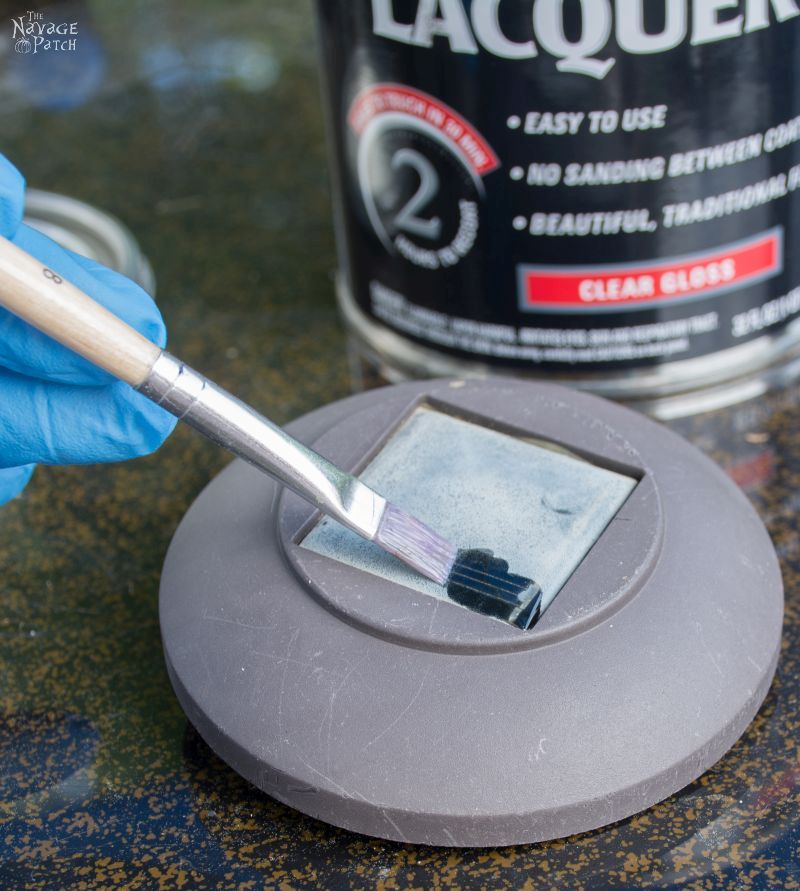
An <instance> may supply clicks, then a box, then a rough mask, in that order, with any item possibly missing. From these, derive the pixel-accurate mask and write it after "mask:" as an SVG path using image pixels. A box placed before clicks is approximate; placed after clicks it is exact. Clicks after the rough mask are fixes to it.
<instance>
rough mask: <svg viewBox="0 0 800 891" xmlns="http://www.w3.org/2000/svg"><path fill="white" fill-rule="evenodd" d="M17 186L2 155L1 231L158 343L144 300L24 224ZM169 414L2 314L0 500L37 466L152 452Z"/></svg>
mask: <svg viewBox="0 0 800 891" xmlns="http://www.w3.org/2000/svg"><path fill="white" fill-rule="evenodd" d="M24 194H25V181H24V179H23V178H22V176H21V174H20V173H19V171H18V170H17V169H16V168H15V167H14V166H13V165H12V164H11V163H10V162H9V161H8V160H7V159H6V158H5V157H4V156H3V155H0V235H3V236H5V237H6V238H8V239H10V240H11V241H12V242H13V243H14V244H16V245H17V246H18V247H20V248H22V249H23V250H26V251H28V253H29V254H32V255H33V256H34V257H36V258H37V259H39V260H41V261H42V262H43V263H45V264H46V265H47V266H49V267H50V269H52V270H54V271H55V272H57V273H58V274H59V275H61V276H62V277H63V278H64V279H66V280H68V281H70V282H72V283H73V284H74V285H76V286H77V287H79V288H80V289H81V290H83V291H85V292H86V293H87V294H88V295H89V296H90V297H92V298H94V299H95V300H97V301H98V303H102V304H103V306H105V307H107V308H108V309H110V310H111V311H112V312H114V313H116V315H118V316H119V317H120V318H122V319H124V320H125V321H126V322H127V323H128V324H129V325H132V326H133V327H134V328H136V329H137V330H138V331H140V332H141V333H142V334H144V335H145V337H147V338H149V339H150V340H152V341H153V342H154V343H157V344H158V345H159V346H164V344H165V342H166V329H165V328H164V323H163V321H162V319H161V315H160V313H159V311H158V309H157V308H156V306H155V304H154V303H153V301H152V300H151V299H150V297H149V296H148V295H147V294H146V293H145V292H144V291H143V290H142V289H141V288H140V287H139V286H138V285H136V284H134V283H133V282H132V281H130V280H129V279H127V278H125V277H124V276H122V275H119V274H118V273H116V272H112V271H111V270H110V269H107V268H106V267H104V266H101V265H100V264H99V263H95V262H93V261H92V260H87V259H86V258H85V257H81V256H79V255H78V254H74V253H72V252H71V251H67V250H64V249H63V248H61V247H59V246H58V245H57V244H55V242H53V241H51V240H50V239H49V238H46V237H45V236H44V235H41V234H39V233H38V232H36V231H34V230H33V229H31V228H30V227H29V226H24V225H22V222H21V221H22V210H23V204H24ZM175 423H176V421H175V418H174V417H173V416H172V415H170V414H168V413H167V412H166V411H164V410H163V409H161V408H159V407H158V406H156V405H154V404H153V403H152V402H150V400H149V399H147V398H145V397H144V396H142V395H141V394H140V393H137V392H136V391H135V390H133V389H131V387H130V386H128V384H125V383H122V382H121V381H116V380H115V379H114V378H113V377H111V375H109V374H107V373H106V372H104V371H101V370H100V369H98V368H95V367H94V366H93V365H91V364H90V363H89V362H87V361H86V360H85V359H81V358H80V357H79V356H77V355H76V354H75V353H73V352H71V351H70V350H68V349H67V348H66V347H62V346H60V345H59V344H57V343H56V342H55V341H54V340H51V339H50V338H49V337H47V336H46V335H44V334H41V333H40V332H39V331H37V330H35V329H34V328H32V327H31V326H30V325H28V324H27V323H26V322H23V321H22V320H21V319H19V318H17V317H16V316H14V315H12V314H11V313H9V312H6V311H5V310H3V309H0V504H4V503H5V502H6V501H8V500H9V499H11V498H13V497H14V496H15V495H18V494H19V493H20V492H21V491H22V489H23V488H24V487H25V485H26V483H27V482H28V480H29V479H30V476H31V474H32V473H33V469H34V466H35V465H36V464H39V463H40V464H93V463H95V462H100V461H120V460H123V459H125V458H133V457H136V456H137V455H145V454H148V453H149V452H152V451H155V449H157V448H158V447H159V446H160V445H161V443H162V442H163V441H164V440H165V439H166V438H167V436H168V435H169V434H170V432H171V431H172V429H173V427H174V426H175Z"/></svg>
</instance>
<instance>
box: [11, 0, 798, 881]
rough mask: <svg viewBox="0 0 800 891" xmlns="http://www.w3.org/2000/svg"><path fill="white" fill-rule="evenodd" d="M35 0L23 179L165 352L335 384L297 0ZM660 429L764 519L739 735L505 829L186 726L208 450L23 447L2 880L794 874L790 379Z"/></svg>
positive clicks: (281, 381)
mask: <svg viewBox="0 0 800 891" xmlns="http://www.w3.org/2000/svg"><path fill="white" fill-rule="evenodd" d="M13 5H14V4H12V6H13ZM17 5H19V4H17ZM25 8H27V7H25ZM25 8H23V6H20V11H21V12H24V11H25ZM12 11H13V10H12ZM59 14H60V15H62V16H63V17H64V18H67V19H69V20H75V21H78V22H79V27H80V29H81V30H80V35H81V38H80V39H81V48H82V49H81V51H80V52H79V53H75V54H73V55H71V56H67V55H65V56H63V57H62V58H61V59H60V60H56V59H55V57H52V56H51V57H44V56H39V57H34V56H24V57H23V56H19V57H16V56H14V54H13V53H12V52H11V50H10V48H9V45H8V44H7V43H6V41H5V38H3V40H2V41H1V42H0V43H2V45H0V65H2V71H0V133H2V150H4V151H5V152H6V153H7V154H8V155H9V156H10V157H11V158H12V160H14V161H15V162H16V163H17V164H18V165H19V166H20V167H21V168H22V169H23V170H24V171H25V172H26V174H27V176H28V179H29V182H30V183H31V184H32V185H35V186H37V187H40V188H46V189H52V190H55V191H61V192H65V193H67V194H70V195H73V196H75V197H77V198H82V199H84V200H86V201H89V202H91V203H93V204H96V205H97V206H99V207H101V208H103V209H106V210H108V211H111V212H112V213H115V214H116V215H118V216H119V217H120V218H121V219H122V220H123V221H124V222H126V223H127V224H128V226H130V227H131V229H133V231H134V232H135V233H136V235H137V237H138V238H139V240H140V242H141V245H142V247H143V248H144V250H145V252H146V253H147V254H148V256H149V257H150V259H151V261H152V263H153V266H154V268H155V272H156V276H157V280H158V292H159V300H160V303H161V305H162V308H163V311H164V314H165V316H166V318H167V321H168V325H169V328H170V337H171V345H172V347H173V349H174V350H175V352H177V353H178V354H179V355H181V356H182V357H183V358H185V359H187V360H188V361H190V362H192V363H193V364H194V365H196V366H197V367H199V368H202V369H203V370H204V371H206V372H207V373H209V374H210V376H212V377H213V378H215V379H216V380H218V381H219V382H220V383H222V384H223V385H224V386H227V387H229V388H230V389H232V390H234V391H235V392H237V393H239V394H241V395H242V396H243V397H244V398H245V399H248V400H250V401H251V402H253V403H254V404H255V405H256V406H258V407H259V408H261V409H263V410H264V411H265V412H267V413H268V414H269V415H271V416H272V417H274V418H275V419H277V420H278V421H287V420H289V419H291V418H293V417H296V416H298V415H300V414H302V413H304V412H306V411H308V410H310V409H312V408H315V407H317V406H319V405H321V404H323V403H325V402H328V401H331V400H333V399H336V398H339V397H341V396H344V395H346V394H347V393H348V391H349V377H348V370H347V362H346V359H345V350H344V338H343V335H342V333H341V330H340V327H339V325H338V323H337V317H336V311H335V308H334V305H333V296H332V283H331V270H332V269H333V267H334V265H335V257H334V248H333V240H332V228H331V215H330V210H329V203H328V194H327V185H326V162H325V151H324V145H323V138H322V132H321V123H320V113H319V111H320V109H319V99H318V87H317V81H316V75H315V64H316V59H315V55H314V47H313V40H312V28H311V13H310V8H309V2H308V0H298V2H296V3H289V2H284V0H280V2H278V0H275V2H272V3H268V4H265V3H261V2H256V0H245V2H241V3H237V4H223V3H222V2H217V3H211V2H192V3H189V2H172V3H170V4H157V3H153V2H150V3H146V2H130V3H126V4H121V3H108V4H99V3H89V2H86V3H71V4H70V3H63V4H61V5H60V13H59ZM0 25H2V23H0ZM2 28H3V29H4V28H5V26H4V25H3V26H2ZM3 34H5V30H3ZM231 59H233V60H234V62H233V63H231V62H230V60H231ZM672 426H674V427H675V428H676V429H678V430H680V431H681V432H683V433H685V434H686V435H688V436H689V437H690V438H691V439H692V440H693V441H694V442H695V443H697V444H698V445H699V446H700V447H701V448H702V449H704V450H705V451H706V452H707V453H709V454H711V455H712V456H713V457H714V458H716V459H717V460H718V461H720V462H721V463H722V465H723V466H724V467H725V468H726V469H728V471H729V472H730V473H731V474H732V475H733V476H734V478H735V479H736V480H737V481H738V482H739V483H740V484H741V485H742V486H743V487H744V489H745V490H746V492H747V494H748V495H749V496H750V498H751V499H752V500H753V502H754V504H755V505H756V507H757V508H758V510H759V511H760V513H761V515H762V517H763V518H764V519H765V521H766V523H767V525H768V527H769V530H770V532H771V533H772V536H773V539H774V541H775V544H776V547H777V549H778V553H779V555H780V558H781V561H782V566H783V571H784V578H785V583H786V594H787V598H786V622H785V634H784V649H783V655H782V658H781V661H780V664H779V666H778V673H777V677H776V679H775V682H774V684H773V686H772V689H771V691H770V693H769V695H768V697H767V700H766V702H765V704H764V706H763V708H762V709H761V711H760V713H759V715H758V717H757V719H756V720H755V722H754V723H753V724H752V725H751V727H750V728H749V729H748V731H747V732H746V734H745V735H744V737H743V738H742V739H741V740H740V741H739V743H738V744H737V745H736V746H735V747H734V749H733V750H732V751H731V752H730V753H729V754H728V755H727V756H725V757H724V758H723V759H722V760H721V761H720V762H719V763H718V764H717V765H716V766H715V767H714V768H713V769H712V770H711V771H709V772H708V773H707V774H705V775H704V776H703V777H702V778H701V779H700V780H699V781H698V782H696V783H694V784H693V785H691V786H689V787H688V788H686V789H685V790H683V791H682V792H681V793H680V794H679V795H676V796H674V797H672V798H670V799H669V800H667V801H665V802H663V803H662V804H660V805H658V806H657V807H654V808H652V809H651V810H649V811H647V812H645V813H643V814H640V815H639V816H637V817H634V818H632V819H630V820H627V821H624V822H622V823H619V824H616V825H614V826H611V827H609V828H607V829H604V830H599V831H597V832H592V833H588V834H586V835H582V836H578V837H573V838H570V839H566V840H563V841H558V842H554V843H551V844H546V845H538V846H532V847H518V848H507V849H503V850H467V851H458V850H441V849H426V848H419V847H414V846H411V845H401V844H393V843H388V842H380V841H373V840H370V839H367V838H364V837H361V836H356V835H352V834H349V833H347V832H343V831H339V830H336V829H332V828H330V827H328V826H325V825H324V824H322V823H319V822H316V821H314V820H311V819H307V818H305V817H303V816H301V815H300V814H298V813H296V812H294V811H292V810H290V809H288V808H286V807H284V806H282V805H280V804H278V803H276V802H275V801H272V800H271V799H270V798H268V797H267V796H266V795H264V794H262V793H261V792H258V791H257V790H255V789H254V788H252V787H251V786H249V785H248V784H247V783H246V782H244V781H243V780H241V779H240V778H239V777H238V776H237V775H236V774H235V773H233V771H231V770H230V769H229V768H228V767H227V766H226V765H225V764H223V763H222V762H221V761H219V760H218V759H217V758H216V757H215V756H214V754H213V753H212V752H211V751H210V750H209V749H208V747H207V746H206V745H205V744H204V743H203V742H202V740H201V739H199V738H198V736H197V734H196V733H195V732H194V731H193V730H192V728H191V726H190V725H189V724H188V723H187V721H186V718H185V717H184V715H183V713H182V712H181V710H180V708H179V707H178V704H177V702H176V700H175V697H174V696H173V693H172V690H171V688H170V685H169V682H168V680H167V676H166V673H165V669H164V664H163V659H162V652H161V643H160V638H159V628H158V614H157V591H158V579H159V571H160V567H161V562H162V560H163V557H164V553H165V551H166V548H167V544H168V542H169V539H170V536H171V534H172V532H173V530H174V529H175V527H176V525H177V523H178V521H179V519H180V517H181V516H182V514H183V513H184V511H185V510H186V508H187V507H188V506H189V504H190V503H191V501H192V499H193V498H194V496H195V495H196V494H197V493H198V491H199V490H200V489H201V487H202V486H203V485H204V484H205V483H206V482H207V481H208V480H209V479H210V478H211V476H212V475H214V473H216V471H217V470H219V469H220V467H222V466H223V464H224V463H226V461H227V458H226V456H225V455H224V454H223V453H222V452H220V451H219V450H217V449H215V448H213V447H212V446H210V445H208V444H206V443H204V442H203V441H201V440H200V438H199V437H197V436H194V435H192V434H191V433H190V432H189V431H187V430H178V431H177V432H176V433H175V435H174V436H173V437H172V438H171V440H170V441H169V442H168V443H167V445H166V446H165V447H164V448H163V449H162V450H161V452H160V453H158V454H157V455H156V456H153V457H151V458H148V459H143V460H139V461H135V462H133V463H129V464H125V465H119V466H111V467H97V466H96V467H87V468H40V469H39V470H38V471H37V473H36V475H35V478H34V481H33V483H32V485H31V486H30V487H29V489H28V490H27V492H26V493H25V495H24V497H23V498H21V499H19V500H18V501H16V502H14V503H13V504H11V505H9V506H7V507H5V508H3V509H2V511H0V591H2V593H1V594H0V887H2V888H9V889H24V888H42V887H44V888H86V889H95V888H97V889H99V888H142V889H145V888H146V889H150V888H159V889H160V888H163V889H172V888H184V889H187V888H252V889H260V888H314V887H324V888H364V887H376V888H386V889H391V888H420V889H422V888H425V889H428V888H435V887H452V888H485V887H491V888H528V889H533V888H558V889H561V888H586V889H589V888H593V889H600V888H633V887H636V888H671V887H685V888H693V889H701V888H703V889H710V888H730V887H737V888H757V889H758V888H799V887H800V699H799V698H798V694H799V693H800V664H798V663H799V661H800V660H799V657H800V613H799V612H798V607H799V606H800V536H799V535H798V529H797V512H798V507H799V506H800V390H799V389H792V388H790V389H787V390H783V391H780V392H777V393H775V394H774V395H773V396H771V397H768V398H761V399H758V400H753V401H751V402H748V403H744V404H743V405H741V406H739V407H737V408H733V409H726V410H723V411H718V412H715V413H711V414H707V415H702V416H698V417H695V418H693V419H691V420H684V421H679V422H673V425H672Z"/></svg>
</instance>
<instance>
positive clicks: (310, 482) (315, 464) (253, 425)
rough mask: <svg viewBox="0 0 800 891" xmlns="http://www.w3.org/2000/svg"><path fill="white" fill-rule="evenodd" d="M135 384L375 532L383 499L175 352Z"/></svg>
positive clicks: (362, 529)
mask: <svg viewBox="0 0 800 891" xmlns="http://www.w3.org/2000/svg"><path fill="white" fill-rule="evenodd" d="M138 389H139V391H140V392H142V393H144V395H145V396H147V397H148V398H149V399H152V400H153V402H155V403H157V404H158V405H161V406H162V407H163V408H165V409H166V410H167V411H169V412H171V413H172V414H173V415H175V416H176V417H178V418H180V419H181V420H183V421H185V422H186V423H187V424H190V425H191V426H192V427H194V428H195V429H196V430H199V431H200V433H203V434H204V435H205V436H207V437H208V438H209V439H211V440H213V441H214V442H216V443H218V444H219V445H221V446H223V447H224V448H226V449H228V450H229V451H231V452H233V453H234V454H235V455H237V456H238V457H239V458H243V459H244V460H245V461H247V462H249V463H250V464H252V465H253V466H254V467H258V468H259V470H263V471H265V472H266V473H268V474H269V475H270V476H273V477H275V478H276V479H277V480H279V481H280V482H282V483H284V484H285V485H287V486H288V487H289V488H290V489H293V490H294V491H295V492H297V494H298V495H301V496H302V497H303V498H305V499H306V500H307V501H310V502H311V503H312V504H315V505H316V506H317V507H319V508H320V509H321V510H322V511H324V512H325V513H326V514H329V515H330V516H332V517H333V518H334V519H336V520H339V522H340V523H342V524H343V525H345V526H347V527H348V528H349V529H352V530H353V531H354V532H356V533H357V534H358V535H361V536H362V537H364V538H368V539H370V540H371V539H373V538H374V537H375V534H376V532H377V530H378V526H379V525H380V521H381V517H382V516H383V511H384V509H385V507H386V501H385V499H384V498H382V497H381V496H380V495H378V494H377V493H376V492H373V491H372V489H370V488H369V487H368V486H365V485H364V484H363V483H362V482H360V481H359V480H357V479H356V478H355V477H354V476H352V475H350V474H349V473H345V472H344V471H342V470H340V469H339V468H338V467H336V466H335V465H334V464H331V463H330V461H328V460H326V459H325V458H323V457H322V456H321V455H318V454H317V453H316V452H314V451H313V450H312V449H309V448H307V447H306V446H304V445H302V444H301V443H299V442H297V440H295V439H293V438H292V437H291V436H289V434H288V433H286V432H284V431H283V430H281V428H280V427H277V426H276V425H275V424H273V423H272V422H271V421H268V420H267V419H266V418H265V417H263V416H262V415H260V414H258V412H256V411H254V410H253V409H252V408H250V407H249V406H248V405H246V404H245V403H244V402H242V401H240V400H239V399H237V398H236V397H235V396H231V394H230V393H227V392H226V391H225V390H223V389H221V388H220V387H217V386H216V385H215V384H213V383H212V382H211V381H210V380H208V379H207V378H205V377H203V375H201V374H198V373H197V372H196V371H194V370H193V369H192V368H189V366H187V365H184V364H183V363H182V362H180V361H179V360H178V359H176V358H175V357H174V356H171V355H170V354H169V353H166V352H163V353H161V355H160V356H159V357H158V359H157V360H156V361H155V363H154V364H153V367H152V368H151V369H150V374H149V375H148V377H147V379H146V380H145V381H144V382H143V383H142V384H141V385H140V386H139V388H138Z"/></svg>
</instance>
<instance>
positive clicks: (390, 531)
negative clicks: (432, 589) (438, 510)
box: [375, 504, 458, 585]
mask: <svg viewBox="0 0 800 891" xmlns="http://www.w3.org/2000/svg"><path fill="white" fill-rule="evenodd" d="M375 543H376V544H378V545H380V546H381V547H382V548H383V549H384V550H385V551H388V552H389V553H390V554H394V556H395V557H398V558H399V559H400V560H402V561H403V563H405V564H407V565H408V566H410V567H411V568H412V569H415V570H416V571H417V572H419V573H420V574H421V575H424V576H425V577H426V578H429V579H432V580H433V581H434V582H436V583H437V584H439V585H444V584H446V583H447V579H448V577H449V575H450V570H451V569H452V567H453V563H454V562H455V559H456V554H457V552H458V550H457V548H455V547H453V545H451V544H450V542H449V541H447V540H446V539H444V538H442V537H441V536H440V535H437V533H436V532H434V531H433V529H431V528H430V526H426V525H425V524H424V523H422V522H420V521H419V520H418V519H416V517H412V516H411V515H410V514H407V513H406V512H405V511H403V510H401V509H400V508H399V507H395V506H394V505H393V504H387V505H386V509H385V510H384V512H383V517H382V518H381V523H380V526H379V527H378V531H377V533H376V534H375Z"/></svg>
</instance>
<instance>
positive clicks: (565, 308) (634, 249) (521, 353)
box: [318, 0, 800, 371]
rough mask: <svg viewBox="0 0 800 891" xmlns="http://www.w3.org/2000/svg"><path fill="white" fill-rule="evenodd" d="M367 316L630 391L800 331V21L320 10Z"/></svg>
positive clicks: (753, 11)
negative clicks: (633, 375) (795, 323)
mask: <svg viewBox="0 0 800 891" xmlns="http://www.w3.org/2000/svg"><path fill="white" fill-rule="evenodd" d="M318 8H319V16H320V21H321V28H320V35H321V41H322V45H323V52H324V59H325V67H326V81H327V88H328V91H329V98H330V103H331V111H332V119H333V126H332V130H333V133H332V136H333V143H334V150H335V154H336V165H337V171H338V177H337V179H338V191H339V195H338V201H339V203H340V205H341V206H340V214H339V224H340V228H341V232H340V239H341V240H340V244H341V247H342V249H343V250H342V262H343V266H344V268H345V272H346V276H347V279H348V281H349V285H350V288H351V290H352V294H353V297H354V299H355V301H356V303H357V305H358V306H359V307H360V309H361V310H362V311H363V313H365V314H366V315H367V316H369V317H371V318H372V319H373V320H374V321H376V322H378V323H380V324H381V325H384V326H386V327H388V328H390V329H392V330H394V331H395V332H397V333H399V334H402V335H404V336H405V337H406V338H409V339H411V340H413V341H415V342H417V343H420V344H424V345H426V346H428V347H435V348H437V349H439V350H442V351H444V352H446V353H449V354H451V355H454V356H457V357H461V358H464V359H472V360H479V361H482V362H485V361H489V362H491V363H492V364H495V365H503V366H515V367H530V366H536V367H542V368H552V369H554V370H564V369H575V368H576V366H577V367H583V368H584V369H586V370H592V371H597V370H604V369H607V370H617V369H627V368H634V367H641V366H650V365H656V364H660V363H663V362H667V361H674V360H679V359H688V358H693V357H698V356H705V355H709V354H712V353H717V352H719V351H722V350H726V349H728V348H730V347H733V346H736V345H738V344H742V343H745V342H747V341H750V340H753V339H754V338H757V337H759V336H761V335H763V334H765V333H770V334H774V333H776V332H777V331H779V330H781V329H782V328H784V327H785V326H787V325H788V324H789V323H790V322H791V321H792V320H793V319H796V318H798V317H800V260H798V254H797V252H796V251H794V250H792V249H791V248H792V247H793V244H794V241H795V240H796V239H797V237H798V235H800V152H799V150H798V147H799V146H800V86H799V84H800V67H799V66H800V61H798V60H800V52H799V51H800V39H798V38H800V31H799V30H798V29H799V28H800V7H798V3H797V2H796V0H616V2H612V0H472V2H470V0H346V2H345V0H341V2H335V0H320V2H319V4H318Z"/></svg>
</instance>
